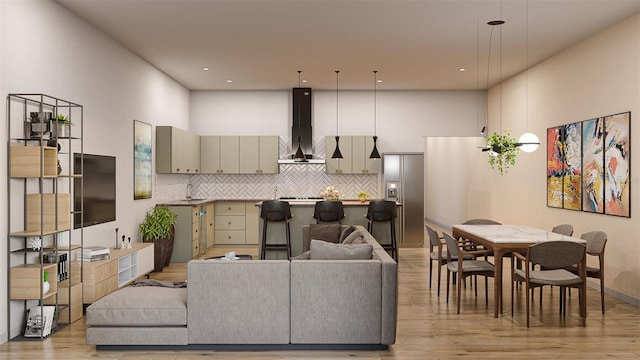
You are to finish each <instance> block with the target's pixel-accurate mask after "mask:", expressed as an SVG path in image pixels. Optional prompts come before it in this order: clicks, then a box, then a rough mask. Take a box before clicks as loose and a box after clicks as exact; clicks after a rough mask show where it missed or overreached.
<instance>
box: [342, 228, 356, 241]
mask: <svg viewBox="0 0 640 360" xmlns="http://www.w3.org/2000/svg"><path fill="white" fill-rule="evenodd" d="M354 231H356V227H355V226H353V225H350V226H349V227H347V228H345V229H344V230H343V231H342V233H341V234H340V242H343V241H344V239H346V238H347V236H349V235H351V233H353V232H354Z"/></svg>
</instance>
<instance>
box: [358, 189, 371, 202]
mask: <svg viewBox="0 0 640 360" xmlns="http://www.w3.org/2000/svg"><path fill="white" fill-rule="evenodd" d="M356 196H357V197H358V199H359V200H360V202H361V203H363V202H365V201H367V199H368V198H369V192H368V191H367V190H361V191H358V193H357V194H356Z"/></svg>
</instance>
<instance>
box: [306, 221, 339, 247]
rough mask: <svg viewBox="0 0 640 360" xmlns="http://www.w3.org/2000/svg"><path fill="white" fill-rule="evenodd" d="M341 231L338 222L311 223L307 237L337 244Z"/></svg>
mask: <svg viewBox="0 0 640 360" xmlns="http://www.w3.org/2000/svg"><path fill="white" fill-rule="evenodd" d="M341 231H342V228H341V227H340V224H311V225H309V238H311V239H315V240H323V241H328V242H332V243H335V244H337V243H339V242H340V232H341Z"/></svg>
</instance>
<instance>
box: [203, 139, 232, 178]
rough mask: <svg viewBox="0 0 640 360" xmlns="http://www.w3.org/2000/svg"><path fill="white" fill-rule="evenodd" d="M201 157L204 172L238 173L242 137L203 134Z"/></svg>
mask: <svg viewBox="0 0 640 360" xmlns="http://www.w3.org/2000/svg"><path fill="white" fill-rule="evenodd" d="M200 159H201V168H202V173H204V174H223V173H224V174H238V173H239V172H240V137H239V136H202V137H201V142H200Z"/></svg>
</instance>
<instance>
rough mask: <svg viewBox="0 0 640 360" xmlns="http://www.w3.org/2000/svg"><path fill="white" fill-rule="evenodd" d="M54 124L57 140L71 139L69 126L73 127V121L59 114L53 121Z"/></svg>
mask: <svg viewBox="0 0 640 360" xmlns="http://www.w3.org/2000/svg"><path fill="white" fill-rule="evenodd" d="M53 122H54V123H55V125H56V132H55V134H56V136H55V137H56V138H63V137H69V125H71V119H69V117H68V116H66V115H63V114H58V116H57V117H56V118H55V119H53Z"/></svg>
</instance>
